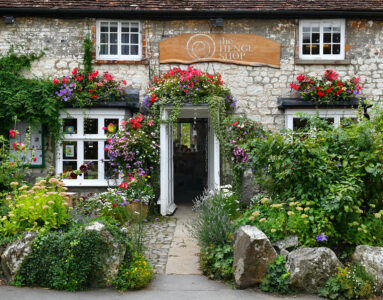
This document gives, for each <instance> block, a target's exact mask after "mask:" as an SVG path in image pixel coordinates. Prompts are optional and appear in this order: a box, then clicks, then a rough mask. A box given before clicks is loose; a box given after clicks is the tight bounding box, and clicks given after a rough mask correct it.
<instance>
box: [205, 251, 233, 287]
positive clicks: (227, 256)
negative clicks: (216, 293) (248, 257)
mask: <svg viewBox="0 0 383 300" xmlns="http://www.w3.org/2000/svg"><path fill="white" fill-rule="evenodd" d="M233 260H234V248H233V246H231V245H228V244H226V245H218V246H216V245H210V246H208V247H203V248H202V249H201V254H200V263H201V268H202V271H203V273H204V274H205V275H206V276H209V278H211V279H218V280H229V281H230V280H232V279H233V272H234V270H233Z"/></svg>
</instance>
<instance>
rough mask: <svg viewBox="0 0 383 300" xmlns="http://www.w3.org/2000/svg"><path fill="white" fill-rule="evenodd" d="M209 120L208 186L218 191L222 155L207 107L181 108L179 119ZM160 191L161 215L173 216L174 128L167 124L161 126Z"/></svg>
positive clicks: (165, 114)
mask: <svg viewBox="0 0 383 300" xmlns="http://www.w3.org/2000/svg"><path fill="white" fill-rule="evenodd" d="M171 109H172V107H171V106H169V107H166V108H164V109H163V110H162V112H161V119H162V120H163V121H166V120H167V119H168V117H169V113H170V111H171ZM195 117H196V118H207V119H208V156H207V157H208V161H207V164H208V178H207V186H208V188H209V189H210V190H211V189H216V188H218V187H219V185H220V155H219V141H218V138H217V136H216V135H215V132H214V129H213V127H212V124H211V120H210V114H209V108H208V107H207V106H204V105H202V106H185V107H183V108H181V112H180V115H179V118H195ZM160 127H161V128H160V189H161V195H160V199H159V204H160V205H161V215H163V216H166V215H171V214H173V213H174V211H175V210H176V208H177V207H176V205H175V203H174V200H175V199H174V161H173V130H172V129H173V128H172V126H170V125H169V124H167V123H162V124H161V125H160Z"/></svg>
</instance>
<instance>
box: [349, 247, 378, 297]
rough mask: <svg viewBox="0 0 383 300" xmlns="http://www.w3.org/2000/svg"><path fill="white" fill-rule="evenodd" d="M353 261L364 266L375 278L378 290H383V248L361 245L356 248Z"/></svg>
mask: <svg viewBox="0 0 383 300" xmlns="http://www.w3.org/2000/svg"><path fill="white" fill-rule="evenodd" d="M352 261H353V262H354V263H357V264H359V265H361V266H363V267H364V268H365V269H366V271H367V273H370V274H371V275H372V276H374V277H375V279H376V282H377V284H378V288H379V289H380V290H382V289H383V247H372V246H367V245H360V246H358V247H356V249H355V252H354V254H353V255H352Z"/></svg>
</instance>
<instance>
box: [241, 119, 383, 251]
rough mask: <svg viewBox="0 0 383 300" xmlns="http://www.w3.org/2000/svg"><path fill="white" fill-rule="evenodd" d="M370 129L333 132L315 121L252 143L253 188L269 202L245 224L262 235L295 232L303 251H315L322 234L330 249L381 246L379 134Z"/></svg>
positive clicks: (382, 136)
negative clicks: (304, 128)
mask: <svg viewBox="0 0 383 300" xmlns="http://www.w3.org/2000/svg"><path fill="white" fill-rule="evenodd" d="M379 116H380V115H379V114H378V117H379ZM374 122H375V121H374V120H373V121H372V122H370V121H367V120H365V121H361V122H360V123H358V124H350V125H349V126H347V127H340V128H334V127H333V126H330V125H328V124H327V123H326V122H323V121H321V120H319V118H317V117H316V118H314V119H311V120H310V121H309V124H311V125H312V126H314V125H315V126H314V127H315V130H314V129H312V130H310V131H309V132H308V133H292V132H290V131H288V132H286V133H284V134H281V133H275V134H271V135H270V136H269V137H267V138H260V139H256V140H253V141H251V142H250V143H249V144H248V149H249V151H250V161H251V164H252V167H253V170H254V173H255V175H256V183H258V184H260V186H261V188H263V190H264V191H266V192H267V193H268V194H269V196H270V197H269V200H270V202H269V203H264V204H261V206H260V207H259V208H258V207H255V208H252V212H251V213H255V214H256V215H257V216H254V218H252V217H251V215H249V214H247V215H246V216H245V217H247V218H248V220H249V222H252V223H254V224H256V225H257V226H258V225H259V226H260V227H261V228H263V229H266V231H267V232H266V234H271V233H274V236H276V235H279V236H282V235H286V234H290V233H297V234H298V236H299V238H300V241H301V242H302V243H303V244H304V245H307V246H315V245H318V241H317V238H316V237H317V236H320V235H323V236H327V245H328V246H330V247H332V248H333V249H335V248H343V249H345V248H350V247H353V246H354V245H360V244H368V245H377V246H380V245H382V243H383V242H382V241H383V229H382V228H383V227H382V225H383V223H382V218H381V217H382V213H383V202H382V201H381V199H382V192H383V186H382V179H381V178H382V175H383V169H382V164H383V159H382V157H383V156H382V155H381V153H382V144H383V133H382V132H381V131H379V130H378V128H377V127H376V125H375V123H374ZM307 130H309V128H308V129H307ZM275 204H277V205H278V206H279V207H276V206H275ZM256 211H259V213H256ZM303 215H305V216H303ZM250 218H252V219H253V220H250ZM261 220H262V221H261ZM260 223H265V224H260ZM268 228H269V230H268ZM272 229H274V230H273V231H274V232H272V231H271V230H272ZM323 242H325V241H319V243H323Z"/></svg>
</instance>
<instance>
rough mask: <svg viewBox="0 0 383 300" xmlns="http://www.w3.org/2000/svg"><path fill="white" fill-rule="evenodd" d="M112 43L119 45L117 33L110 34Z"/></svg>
mask: <svg viewBox="0 0 383 300" xmlns="http://www.w3.org/2000/svg"><path fill="white" fill-rule="evenodd" d="M110 42H111V43H113V44H116V43H117V33H111V34H110Z"/></svg>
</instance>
